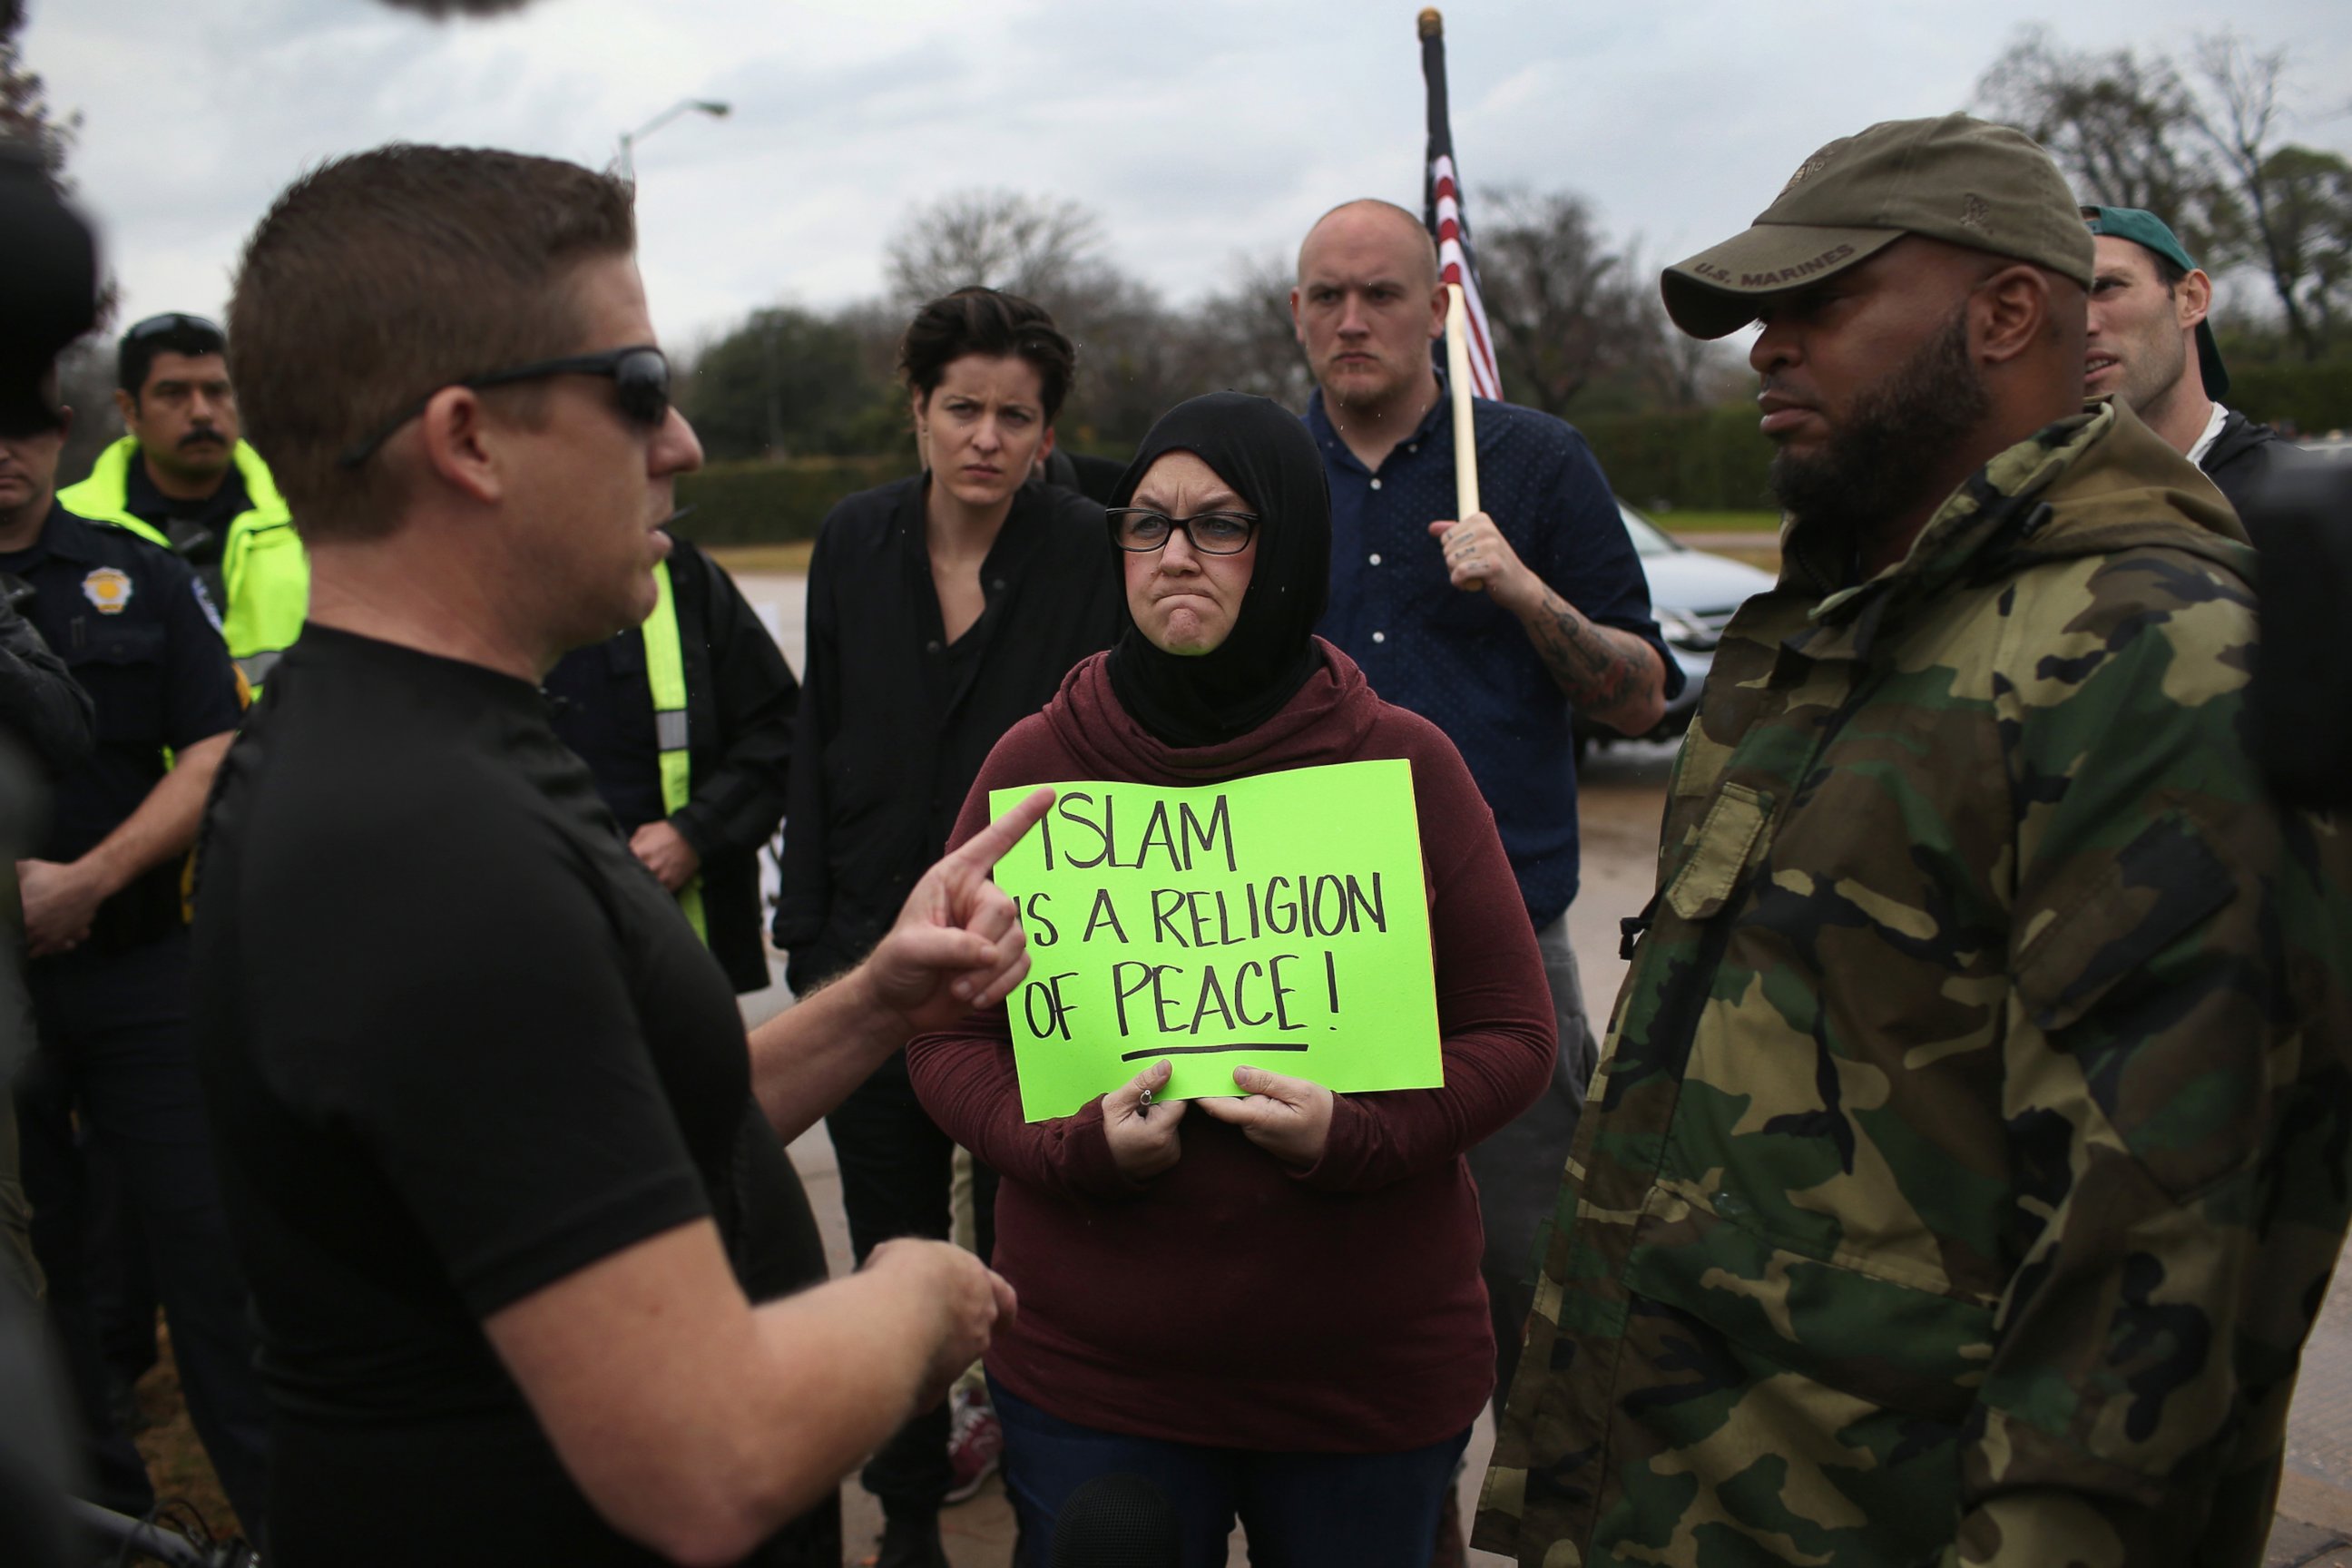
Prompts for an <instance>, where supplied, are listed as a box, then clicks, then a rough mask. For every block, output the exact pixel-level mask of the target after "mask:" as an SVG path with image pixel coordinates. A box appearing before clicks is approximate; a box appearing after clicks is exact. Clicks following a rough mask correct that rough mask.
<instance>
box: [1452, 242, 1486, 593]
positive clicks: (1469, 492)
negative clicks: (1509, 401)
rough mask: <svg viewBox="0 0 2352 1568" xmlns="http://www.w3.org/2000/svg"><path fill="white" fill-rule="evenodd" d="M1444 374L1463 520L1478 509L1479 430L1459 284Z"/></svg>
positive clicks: (1457, 514) (1458, 516)
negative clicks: (1475, 422) (1450, 398)
mask: <svg viewBox="0 0 2352 1568" xmlns="http://www.w3.org/2000/svg"><path fill="white" fill-rule="evenodd" d="M1445 377H1446V380H1447V381H1449V382H1451V383H1452V384H1453V391H1454V520H1455V521H1462V520H1464V519H1466V518H1467V517H1469V516H1470V514H1471V513H1473V512H1475V511H1476V510H1478V433H1477V429H1476V427H1475V426H1474V425H1473V424H1472V422H1471V415H1470V312H1469V310H1467V309H1466V308H1465V306H1464V305H1463V303H1462V285H1461V284H1459V283H1448V284H1447V285H1446V286H1445ZM1463 585H1464V586H1465V587H1466V588H1469V589H1472V590H1473V591H1475V590H1478V589H1482V588H1484V587H1485V586H1486V584H1484V583H1466V584H1463Z"/></svg>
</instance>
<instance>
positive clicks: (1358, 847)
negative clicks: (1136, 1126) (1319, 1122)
mask: <svg viewBox="0 0 2352 1568" xmlns="http://www.w3.org/2000/svg"><path fill="white" fill-rule="evenodd" d="M1055 789H1056V790H1057V791H1058V795H1057V797H1056V798H1055V801H1054V805H1053V809H1052V811H1051V812H1049V813H1048V814H1047V815H1046V816H1045V817H1044V819H1043V820H1041V821H1040V822H1039V824H1038V826H1037V827H1036V830H1035V831H1034V832H1033V833H1031V834H1029V835H1028V837H1025V838H1024V839H1023V840H1022V841H1021V842H1020V843H1018V844H1017V845H1015V846H1013V848H1012V849H1011V850H1010V851H1009V852H1007V853H1006V854H1005V856H1004V858H1003V863H1002V864H1000V865H999V866H998V867H997V868H996V879H997V882H998V883H999V885H1001V886H1002V887H1003V889H1004V890H1005V891H1006V892H1008V893H1010V894H1011V895H1012V896H1013V900H1014V901H1015V902H1016V903H1017V904H1018V905H1019V906H1020V912H1021V921H1022V923H1023V924H1024V926H1025V927H1026V928H1027V930H1028V932H1029V943H1030V949H1031V951H1032V952H1034V953H1036V954H1037V956H1038V961H1039V962H1038V969H1037V972H1036V973H1035V974H1034V976H1033V977H1031V978H1030V979H1029V980H1027V981H1026V982H1025V983H1024V984H1022V985H1021V986H1020V987H1019V988H1018V989H1017V990H1016V991H1015V992H1013V994H1012V995H1011V996H1010V998H1009V999H1008V1002H1007V1005H1008V1007H1009V1009H1010V1012H1011V1026H1012V1031H1013V1065H1014V1067H1015V1068H1016V1069H1017V1071H1018V1073H1019V1075H1020V1081H1021V1104H1022V1112H1023V1114H1024V1116H1026V1117H1027V1118H1028V1119H1029V1120H1030V1121H1044V1120H1045V1119H1046V1118H1048V1117H1054V1116H1068V1115H1070V1114H1072V1113H1073V1112H1075V1111H1076V1110H1078V1109H1079V1108H1080V1107H1082V1106H1084V1105H1085V1104H1086V1103H1087V1101H1088V1100H1093V1099H1095V1098H1096V1097H1097V1095H1104V1094H1109V1093H1116V1092H1118V1091H1120V1090H1121V1089H1122V1087H1125V1088H1126V1089H1133V1088H1135V1087H1136V1086H1135V1084H1134V1083H1133V1082H1132V1081H1131V1079H1133V1075H1134V1073H1135V1072H1136V1070H1137V1069H1138V1068H1140V1067H1143V1066H1145V1065H1146V1064H1150V1063H1157V1062H1159V1061H1160V1059H1161V1058H1168V1059H1169V1060H1170V1061H1171V1062H1172V1064H1173V1067H1172V1070H1171V1073H1170V1075H1169V1077H1168V1078H1167V1079H1165V1080H1164V1082H1163V1083H1162V1084H1161V1086H1160V1088H1157V1089H1153V1091H1152V1098H1153V1100H1157V1101H1165V1100H1171V1099H1172V1100H1193V1099H1198V1098H1200V1097H1202V1096H1206V1095H1219V1096H1226V1097H1231V1096H1232V1095H1234V1080H1233V1075H1232V1068H1231V1064H1232V1063H1234V1062H1235V1061H1250V1060H1259V1061H1263V1060H1266V1059H1268V1058H1272V1059H1274V1060H1276V1061H1279V1062H1281V1063H1282V1065H1283V1066H1285V1067H1286V1068H1290V1069H1292V1072H1293V1073H1295V1074H1296V1075H1297V1078H1298V1079H1302V1080H1304V1079H1311V1080H1313V1081H1314V1082H1316V1083H1319V1084H1321V1085H1323V1086H1324V1087H1325V1088H1327V1089H1337V1090H1339V1091H1341V1092H1349V1091H1355V1090H1370V1089H1433V1088H1436V1087H1438V1086H1439V1085H1441V1084H1443V1083H1444V1061H1443V1054H1442V1052H1441V1049H1440V1047H1439V1043H1438V1032H1437V991H1436V984H1435V979H1434V975H1433V970H1432V967H1431V962H1430V945H1429V908H1428V903H1427V900H1426V896H1425V891H1424V888H1423V877H1422V865H1421V831H1420V823H1419V819H1418V817H1417V816H1416V815H1415V811H1414V807H1413V795H1412V764H1411V763H1408V762H1406V761H1405V760H1403V759H1402V758H1385V759H1381V760H1379V761H1371V762H1360V763H1334V764H1330V765H1328V766H1322V767H1309V768H1297V769H1290V770H1286V771H1282V772H1277V773H1255V774H1251V775H1247V776H1245V777H1242V778H1237V779H1232V780H1228V781H1227V782H1225V783H1223V784H1203V785H1197V786H1181V787H1180V786H1169V785H1153V784H1131V783H1122V782H1119V781H1116V780H1101V779H1095V780H1070V781H1066V782H1062V783H1059V784H1056V785H1055ZM1022 793H1024V792H1021V791H1016V790H1009V789H1005V790H992V791H991V792H990V795H989V798H990V802H991V804H992V805H993V806H995V807H997V808H1000V809H1001V808H1003V807H1005V806H1008V805H1012V804H1013V801H1014V800H1015V799H1017V798H1019V795H1021V794H1022ZM1220 1058H1223V1059H1222V1060H1221V1059H1220ZM1137 1109H1138V1110H1140V1109H1141V1108H1140V1106H1138V1107H1137ZM1158 1115H1159V1106H1158V1105H1157V1104H1155V1105H1154V1106H1152V1108H1151V1113H1150V1116H1148V1117H1143V1118H1142V1120H1143V1121H1145V1122H1146V1123H1147V1124H1148V1123H1149V1122H1150V1121H1153V1120H1156V1119H1157V1117H1158Z"/></svg>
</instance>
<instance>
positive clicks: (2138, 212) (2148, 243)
mask: <svg viewBox="0 0 2352 1568" xmlns="http://www.w3.org/2000/svg"><path fill="white" fill-rule="evenodd" d="M2083 221H2084V223H2086V224H2088V225H2090V226H2091V232H2092V233H2093V234H2104V235H2109V236H2112V237H2115V238H2116V239H2128V240H2130V241H2131V242H2132V243H2133V244H2134V245H2137V246H2139V247H2142V248H2144V249H2147V250H2151V251H2154V252H2155V253H2156V254H2157V255H2158V256H2161V257H2163V258H2165V259H2166V260H2167V261H2169V262H2171V263H2172V264H2173V265H2174V266H2175V267H2178V268H2180V270H2181V271H2183V272H2195V271H2199V270H2200V268H2199V267H2198V265H2197V263H2196V262H2195V261H2193V260H2191V259H2190V258H2189V252H2188V251H2187V250H2185V249H2183V248H2181V244H2180V240H2179V237H2178V236H2176V235H2175V234H2174V233H2173V232H2172V226H2170V225H2169V224H2168V223H2166V222H2165V221H2164V220H2163V219H2162V218H2160V217H2158V216H2156V215H2155V214H2154V213H2152V212H2149V211H2148V210H2147V208H2146V207H2084V209H2083ZM2197 368H2198V370H2199V371H2200V373H2201V374H2202V375H2203V376H2204V380H2205V395H2206V396H2208V397H2210V398H2211V399H2212V400H2213V401H2214V402H2216V403H2219V402H2221V398H2222V396H2223V395H2225V394H2226V393H2228V392H2229V390H2230V372H2229V369H2228V367H2227V366H2225V365H2223V364H2222V363H2221V345H2220V344H2219V343H2216V342H2214V341H2213V323H2212V322H2211V321H2200V322H2198V323H2197Z"/></svg>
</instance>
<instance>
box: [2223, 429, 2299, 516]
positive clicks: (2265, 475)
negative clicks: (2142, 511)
mask: <svg viewBox="0 0 2352 1568" xmlns="http://www.w3.org/2000/svg"><path fill="white" fill-rule="evenodd" d="M2311 460H2312V459H2311V457H2310V455H2309V454H2308V453H2306V452H2305V451H2304V449H2303V448H2302V447H2298V446H2296V445H2295V444H2294V442H2292V441H2290V440H2288V439H2286V438H2285V437H2283V436H2281V435H2280V434H2279V433H2278V432H2277V431H2275V430H2273V429H2272V428H2271V427H2270V426H2267V425H2257V424H2256V423H2254V421H2252V420H2251V419H2249V418H2247V417H2246V416H2244V415H2242V414H2241V413H2239V412H2238V411H2237V410H2236V409H2234V408H2229V409H2224V410H2223V411H2222V419H2221V434H2220V435H2219V436H2216V437H2213V444H2212V445H2211V446H2210V447H2207V448H2205V457H2204V460H2203V461H2202V462H2200V463H2199V464H2198V467H2200V468H2203V469H2204V470H2205V477H2206V478H2207V479H2211V480H2212V481H2213V484H2214V487H2215V488H2216V489H2219V490H2220V491H2221V493H2222V494H2223V495H2225V496H2227V497H2229V499H2230V505H2231V507H2233V508H2235V509H2236V510H2237V512H2238V515H2239V516H2241V517H2242V516H2244V515H2245V511H2246V503H2247V501H2248V500H2252V498H2253V497H2254V496H2255V495H2257V494H2258V493H2260V492H2261V490H2262V488H2263V485H2265V484H2267V483H2268V482H2269V480H2270V477H2271V475H2273V473H2276V472H2277V471H2279V470H2280V469H2282V468H2299V467H2301V466H2302V465H2303V464H2305V463H2308V462H2310V461H2311Z"/></svg>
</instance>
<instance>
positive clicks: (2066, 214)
mask: <svg viewBox="0 0 2352 1568" xmlns="http://www.w3.org/2000/svg"><path fill="white" fill-rule="evenodd" d="M1906 234H1923V235H1926V236H1927V237H1929V238H1930V239H1942V240H1948V241H1950V242H1951V243H1952V244H1954V245H1965V246H1969V247H1972V248H1974V249H1978V250H1985V251H1990V252H1991V253H1992V254H1993V255H1995V256H2008V257H2013V258H2016V259H2018V260H2020V261H2030V262H2032V264H2033V265H2035V266H2036V267H2044V268H2049V269H2050V270H2051V271H2053V272H2055V273H2058V274H2060V275H2061V276H2063V277H2067V278H2072V279H2074V281H2075V282H2077V283H2080V284H2081V285H2082V286H2083V287H2084V288H2085V289H2088V288H2089V287H2090V286H2091V266H2092V256H2093V254H2094V251H2093V247H2092V245H2091V236H2090V231H2089V230H2088V229H2086V228H2084V226H2083V216H2082V209H2081V208H2080V207H2078V206H2077V205H2075V203H2074V193H2073V192H2071V191H2069V190H2068V189H2067V188H2066V179H2065V176H2064V175H2063V174H2060V173H2059V172H2058V165H2057V164H2055V163H2052V162H2051V161H2050V154H2049V153H2044V152H2043V151H2042V147H2041V145H2040V143H2038V142H2035V141H2034V140H2033V139H2032V137H2030V136H2028V135H2026V134H2025V133H2024V132H2021V131H2017V130H2013V129H2011V127H2009V126H2006V125H1994V124H1991V123H1990V122H1988V121H1982V120H1977V119H1973V118H1971V117H1970V116H1969V115H1966V114H1947V115H1945V116H1944V117H1943V118H1942V119H1940V120H1888V121H1881V122H1880V123H1878V124H1876V125H1874V126H1872V127H1871V128H1870V129H1869V130H1867V131H1864V132H1862V133H1861V134H1860V135H1856V136H1846V137H1842V138H1840V139H1839V140H1837V141H1835V142H1831V143H1830V144H1829V145H1828V146H1826V147H1824V148H1822V150H1821V151H1820V152H1818V153H1814V154H1813V155H1812V156H1811V157H1810V158H1808V159H1806V160H1805V161H1804V163H1802V164H1801V165H1800V166H1799V167H1798V170H1797V172H1796V173H1795V174H1791V175H1790V176H1789V183H1788V184H1785V185H1783V186H1781V187H1780V195H1779V196H1777V197H1775V198H1774V200H1773V202H1772V205H1770V206H1769V207H1766V208H1765V209H1764V210H1763V211H1762V212H1761V213H1759V214H1758V215H1757V216H1756V222H1755V224H1754V226H1751V227H1750V228H1749V229H1748V232H1747V233H1745V234H1741V235H1738V236H1735V237H1732V238H1730V239H1727V240H1725V241H1724V242H1723V243H1722V244H1721V245H1718V246H1717V247H1714V248H1713V249H1710V250H1702V251H1700V252H1699V253H1698V254H1697V255H1696V256H1694V257H1692V258H1690V259H1689V260H1687V261H1678V262H1676V263H1675V265H1673V266H1672V267H1669V268H1666V269H1665V272H1664V275H1663V276H1662V277H1661V278H1660V279H1659V288H1660V289H1661V290H1662V291H1663V292H1664V295H1665V300H1666V314H1667V315H1669V316H1671V317H1673V318H1674V322H1675V325H1676V326H1678V327H1680V328H1681V329H1682V330H1683V331H1685V332H1688V333H1689V334H1690V335H1691V336H1693V337H1695V338H1720V337H1723V336H1726V335H1727V334H1728V333H1731V332H1736V331H1738V330H1739V329H1740V328H1742V327H1744V326H1746V325H1747V324H1748V322H1750V321H1754V320H1755V319H1756V317H1757V314H1758V312H1759V308H1760V306H1761V305H1762V302H1763V300H1765V299H1766V298H1768V297H1769V296H1770V295H1774V294H1779V293H1781V292H1784V291H1785V290H1787V289H1797V288H1801V287H1803V286H1804V285H1806V284H1808V283H1815V282H1819V281H1820V280H1821V279H1824V278H1829V277H1833V276H1834V275H1836V274H1837V273H1840V272H1843V271H1844V270H1845V269H1846V268H1849V267H1852V266H1854V265H1856V264H1857V263H1859V262H1863V261H1866V260H1868V259H1869V258H1871V256H1873V255H1874V254H1875V253H1876V252H1878V251H1880V250H1883V249H1885V247H1887V246H1889V245H1892V244H1893V243H1894V242H1895V241H1896V240H1898V239H1900V238H1902V237H1904V236H1905V235H1906Z"/></svg>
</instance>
